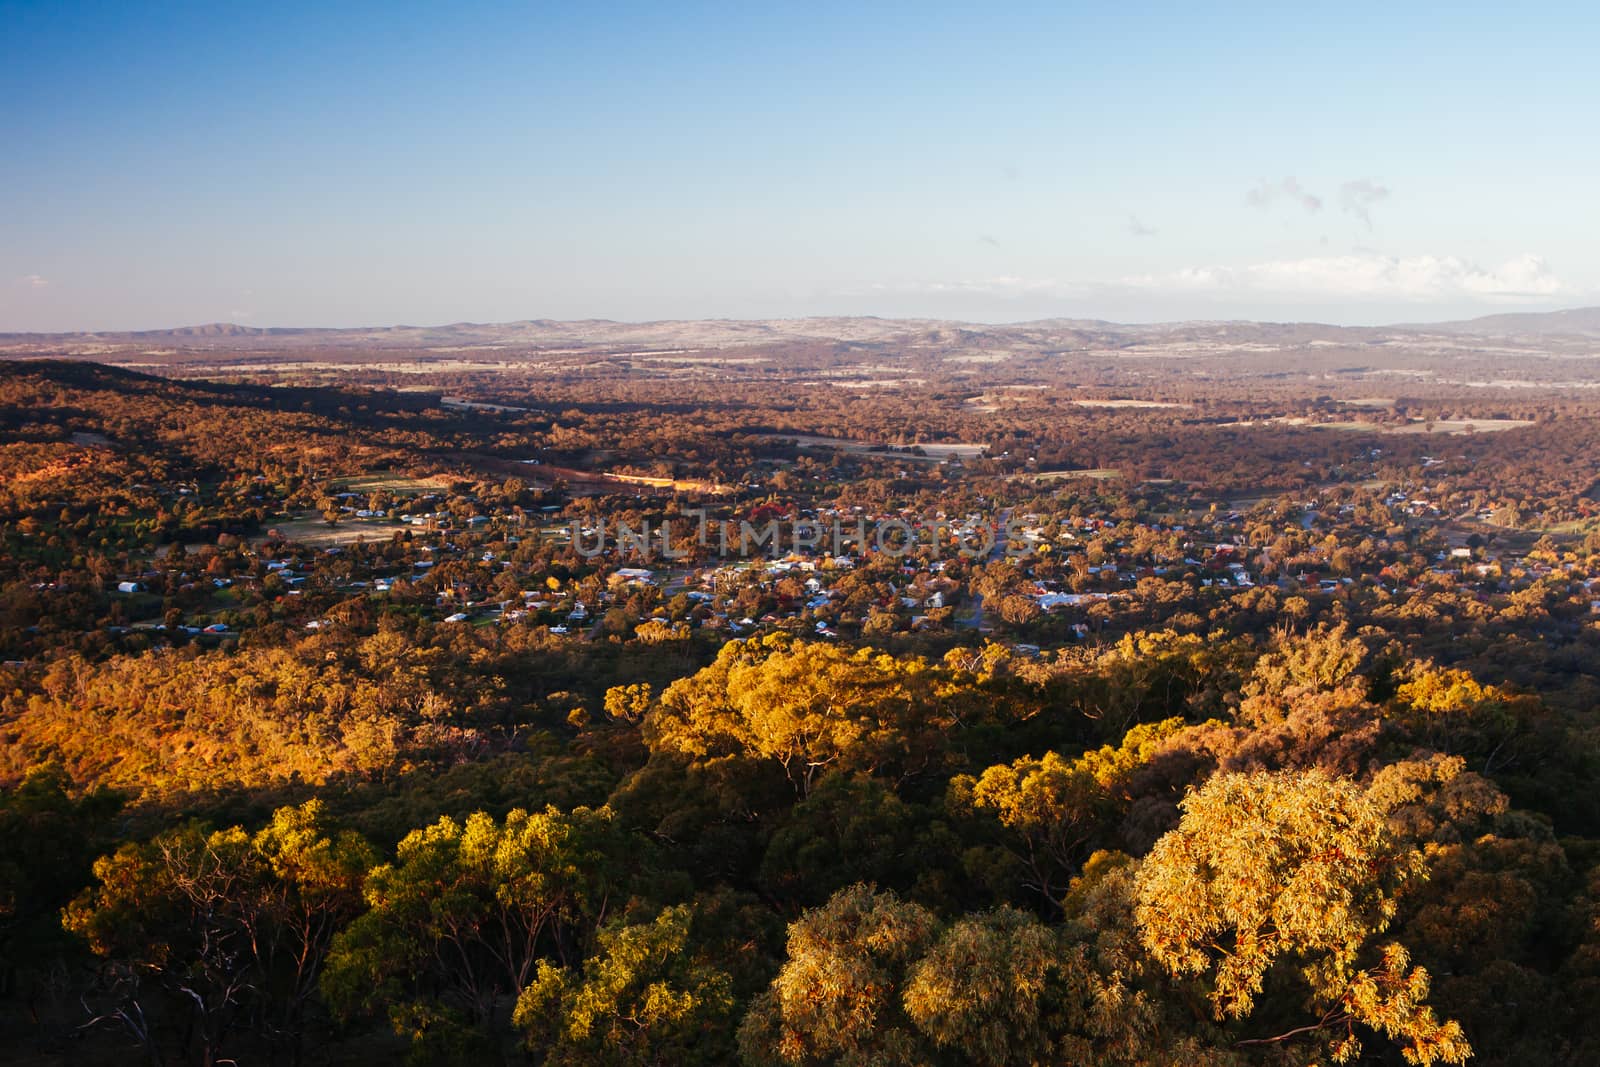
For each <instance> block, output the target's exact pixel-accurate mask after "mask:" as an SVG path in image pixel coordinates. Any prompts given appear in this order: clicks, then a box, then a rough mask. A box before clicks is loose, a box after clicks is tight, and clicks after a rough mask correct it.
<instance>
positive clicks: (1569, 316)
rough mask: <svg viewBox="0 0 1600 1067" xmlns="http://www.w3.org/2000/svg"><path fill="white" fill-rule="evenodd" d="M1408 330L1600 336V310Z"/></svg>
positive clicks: (1519, 313)
mask: <svg viewBox="0 0 1600 1067" xmlns="http://www.w3.org/2000/svg"><path fill="white" fill-rule="evenodd" d="M1405 328H1406V329H1417V330H1435V331H1439V332H1442V333H1465V334H1482V335H1486V336H1523V337H1526V336H1540V335H1566V336H1595V337H1600V307H1590V308H1568V309H1567V310H1565V311H1513V312H1507V313H1505V314H1501V315H1484V316H1482V317H1480V318H1476V319H1464V320H1462V321H1460V322H1434V323H1420V324H1416V325H1413V326H1409V327H1405Z"/></svg>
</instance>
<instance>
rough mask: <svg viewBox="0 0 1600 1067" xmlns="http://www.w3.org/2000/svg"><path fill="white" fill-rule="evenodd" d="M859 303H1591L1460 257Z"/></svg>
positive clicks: (869, 292)
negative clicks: (956, 300) (975, 300)
mask: <svg viewBox="0 0 1600 1067" xmlns="http://www.w3.org/2000/svg"><path fill="white" fill-rule="evenodd" d="M847 295H854V296H871V297H882V296H932V297H952V298H955V297H972V298H979V299H988V300H996V301H1008V302H1013V303H1015V302H1026V301H1035V302H1036V301H1038V300H1052V301H1077V302H1081V303H1084V304H1087V305H1089V306H1091V307H1092V306H1096V305H1098V304H1100V303H1106V304H1116V303H1118V302H1120V301H1126V300H1128V299H1133V300H1136V301H1149V300H1163V299H1166V298H1171V299H1174V300H1178V301H1180V302H1184V303H1186V304H1189V303H1194V302H1200V303H1205V304H1213V303H1214V304H1236V303H1240V302H1243V303H1246V304H1249V305H1255V304H1274V305H1276V304H1279V303H1297V304H1303V303H1307V302H1311V303H1317V302H1322V303H1330V302H1331V303H1334V304H1352V305H1353V304H1362V305H1367V304H1426V303H1433V304H1516V303H1519V302H1520V303H1539V302H1549V301H1553V300H1560V299H1568V298H1574V299H1575V298H1586V297H1587V296H1588V295H1592V294H1586V293H1585V292H1584V290H1582V289H1580V288H1579V287H1577V286H1573V285H1571V284H1569V283H1568V282H1566V281H1565V280H1563V279H1562V278H1561V277H1559V276H1558V275H1557V274H1556V273H1555V272H1554V271H1553V270H1551V268H1550V266H1549V265H1548V264H1547V263H1546V262H1545V261H1544V260H1543V259H1541V258H1540V257H1538V256H1535V255H1522V256H1518V257H1517V258H1515V259H1512V260H1509V261H1507V262H1505V263H1502V264H1500V265H1499V266H1495V267H1484V266H1480V265H1478V264H1476V263H1473V262H1471V261H1469V260H1465V259H1462V258H1460V257H1458V256H1441V255H1419V256H1405V257H1401V256H1388V255H1383V254H1381V253H1378V252H1371V251H1363V252H1357V253H1352V254H1350V255H1341V256H1313V257H1308V258H1304V259H1280V260H1268V261H1264V262H1259V263H1251V264H1246V265H1243V266H1221V265H1215V266H1191V267H1181V268H1178V269H1176V270H1168V271H1158V272H1151V273H1147V274H1136V275H1129V276H1126V277H1122V278H1116V279H1108V280H1103V281H1074V280H1064V279H1060V278H1039V277H1024V276H1020V275H999V276H995V277H988V278H971V279H964V280H957V281H911V282H896V283H888V282H885V283H878V284H875V285H869V286H866V287H864V288H862V289H857V290H854V291H852V292H851V293H849V294H847Z"/></svg>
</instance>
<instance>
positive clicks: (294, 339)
mask: <svg viewBox="0 0 1600 1067" xmlns="http://www.w3.org/2000/svg"><path fill="white" fill-rule="evenodd" d="M1596 337H1600V308H1575V309H1572V310H1568V311H1552V312H1536V313H1517V314H1503V315H1489V316H1485V317H1483V318H1477V319H1470V320H1466V321H1461V322H1441V323H1418V324H1411V325H1395V326H1381V327H1365V326H1332V325H1328V324H1325V323H1309V322H1249V321H1208V320H1207V321H1201V320H1197V321H1187V322H1166V323H1147V324H1125V323H1114V322H1105V321H1101V320H1096V319H1064V318H1063V319H1039V320H1035V321H1031V322H1016V323H1005V324H990V323H973V322H959V321H954V320H942V319H886V318H876V317H873V316H853V317H851V316H835V317H818V318H803V319H750V320H739V319H698V320H661V321H655V322H616V321H612V320H608V319H586V320H580V321H570V322H563V321H556V320H552V319H527V320H523V321H519V322H503V323H475V322H454V323H446V324H443V325H438V326H407V325H398V326H373V327H356V328H349V329H336V328H320V327H318V328H296V327H259V326H241V325H238V324H236V323H228V322H214V323H206V324H204V325H198V326H182V327H177V328H174V329H170V330H140V331H126V332H96V333H62V334H43V333H11V334H0V357H5V356H9V357H17V356H49V357H76V358H89V359H106V358H112V359H113V361H115V360H116V359H123V360H133V359H144V358H150V359H154V360H156V361H157V362H158V363H163V362H173V361H177V362H191V363H201V362H212V363H215V362H217V361H218V360H219V358H221V357H223V356H227V357H230V361H231V362H239V361H242V362H246V363H248V362H255V361H261V362H274V361H284V360H292V359H307V358H312V356H313V354H314V355H315V358H318V359H323V358H326V359H333V360H335V361H339V362H346V361H350V360H377V359H380V358H384V357H383V354H385V353H387V354H389V355H391V356H395V357H402V356H403V357H404V358H406V359H433V360H442V359H457V360H463V359H475V360H479V361H482V360H489V361H503V360H507V359H512V360H527V359H532V358H557V359H561V358H576V354H577V353H580V352H581V353H588V354H589V355H591V356H605V357H614V358H618V359H642V360H660V359H666V358H668V357H669V356H672V355H679V356H682V355H685V354H692V353H696V352H703V351H711V350H726V349H744V350H749V349H752V348H763V349H768V350H773V351H778V350H782V351H783V352H784V353H788V354H793V353H799V354H801V355H806V354H809V355H807V358H809V359H812V360H813V362H815V361H816V360H817V359H820V358H822V354H823V353H825V352H832V353H834V354H835V355H836V356H839V357H843V356H845V355H848V354H849V353H853V352H864V351H867V350H872V351H875V352H877V353H879V354H881V355H883V356H885V357H886V358H887V357H894V358H900V357H908V358H924V357H927V358H937V357H939V356H941V355H943V356H963V357H964V358H967V359H970V360H972V361H975V362H986V361H988V362H992V361H995V360H1001V359H1009V358H1012V357H1017V356H1029V355H1032V356H1039V357H1048V356H1056V355H1062V354H1080V355H1091V356H1092V355H1096V354H1098V355H1100V356H1106V355H1110V354H1116V355H1119V356H1121V355H1140V356H1154V357H1174V358H1175V357H1192V356H1224V355H1229V354H1231V355H1233V356H1238V357H1247V358H1248V357H1260V358H1267V357H1268V356H1269V355H1270V354H1271V353H1273V352H1287V351H1315V352H1318V353H1320V354H1321V355H1322V356H1324V357H1327V358H1333V353H1335V352H1343V353H1345V354H1346V356H1348V360H1349V361H1350V362H1351V364H1352V365H1354V364H1361V363H1365V362H1368V361H1369V360H1370V359H1372V358H1377V357H1378V355H1379V354H1386V353H1392V352H1394V351H1396V350H1398V349H1407V350H1412V351H1415V352H1419V353H1425V354H1429V355H1431V356H1432V357H1436V358H1438V357H1444V356H1447V355H1448V354H1449V353H1451V352H1456V351H1466V350H1482V349H1487V348H1493V347H1497V346H1503V345H1504V344H1506V343H1508V342H1509V343H1512V344H1514V345H1515V347H1518V348H1525V349H1527V350H1528V352H1529V354H1530V355H1533V354H1538V355H1549V354H1562V355H1570V356H1574V357H1585V358H1587V357H1589V356H1591V355H1593V345H1592V343H1591V339H1592V338H1596ZM1480 339H1481V340H1480ZM784 358H785V359H788V358H790V356H789V355H785V356H784ZM1341 358H1342V357H1341ZM1384 358H1385V359H1387V358H1388V357H1387V355H1384Z"/></svg>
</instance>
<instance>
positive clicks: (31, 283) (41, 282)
mask: <svg viewBox="0 0 1600 1067" xmlns="http://www.w3.org/2000/svg"><path fill="white" fill-rule="evenodd" d="M22 284H23V285H26V286H27V287H28V288H30V289H43V288H44V287H45V286H47V285H49V284H50V279H48V278H45V277H43V276H41V275H38V274H25V275H23V277H22Z"/></svg>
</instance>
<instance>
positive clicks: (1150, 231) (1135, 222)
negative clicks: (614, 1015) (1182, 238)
mask: <svg viewBox="0 0 1600 1067" xmlns="http://www.w3.org/2000/svg"><path fill="white" fill-rule="evenodd" d="M1128 232H1129V233H1131V234H1133V235H1134V236H1135V237H1154V236H1155V235H1156V233H1157V232H1158V231H1157V230H1156V228H1155V227H1154V226H1146V225H1145V224H1144V223H1143V222H1141V221H1139V216H1137V215H1129V216H1128Z"/></svg>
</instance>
